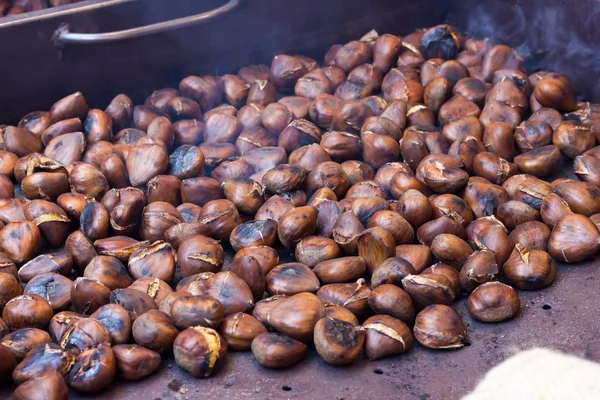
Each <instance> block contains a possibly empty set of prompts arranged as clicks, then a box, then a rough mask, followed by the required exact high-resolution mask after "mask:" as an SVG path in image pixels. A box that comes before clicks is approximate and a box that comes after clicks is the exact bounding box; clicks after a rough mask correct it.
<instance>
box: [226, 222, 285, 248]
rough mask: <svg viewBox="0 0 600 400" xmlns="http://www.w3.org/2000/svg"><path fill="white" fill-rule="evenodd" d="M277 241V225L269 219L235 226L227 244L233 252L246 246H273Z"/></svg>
mask: <svg viewBox="0 0 600 400" xmlns="http://www.w3.org/2000/svg"><path fill="white" fill-rule="evenodd" d="M276 239H277V223H276V222H275V221H273V220H271V219H268V220H265V221H249V222H246V223H243V224H240V225H238V226H236V227H235V228H234V229H233V231H232V232H231V236H230V238H229V242H230V243H231V247H233V249H234V250H235V251H239V250H241V249H242V248H244V247H247V246H273V245H274V244H275V240H276Z"/></svg>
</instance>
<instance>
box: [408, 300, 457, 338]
mask: <svg viewBox="0 0 600 400" xmlns="http://www.w3.org/2000/svg"><path fill="white" fill-rule="evenodd" d="M413 333H414V335H415V339H417V341H418V342H419V343H421V344H422V345H423V346H425V347H427V348H430V349H455V348H460V347H462V346H464V342H465V340H466V338H467V328H466V327H465V324H464V323H463V321H462V319H461V318H460V315H458V313H457V312H456V311H454V310H453V309H452V308H450V307H448V306H446V305H442V304H434V305H431V306H429V307H427V308H425V309H424V310H423V311H421V312H420V313H419V314H417V318H416V320H415V327H414V330H413Z"/></svg>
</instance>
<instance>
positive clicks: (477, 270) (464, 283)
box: [460, 250, 500, 292]
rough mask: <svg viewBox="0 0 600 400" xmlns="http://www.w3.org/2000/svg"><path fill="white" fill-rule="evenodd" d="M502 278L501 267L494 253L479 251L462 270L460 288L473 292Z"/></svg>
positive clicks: (470, 257)
mask: <svg viewBox="0 0 600 400" xmlns="http://www.w3.org/2000/svg"><path fill="white" fill-rule="evenodd" d="M499 277H500V267H499V266H498V263H497V261H496V257H495V255H494V252H493V251H490V250H479V251H476V252H474V253H473V254H471V256H469V258H468V259H467V260H466V261H465V263H464V265H463V267H462V269H461V270H460V286H461V287H462V288H463V290H464V291H466V292H472V291H473V290H474V289H475V288H476V287H477V286H479V285H481V284H483V283H486V282H491V281H495V280H497V279H498V278H499Z"/></svg>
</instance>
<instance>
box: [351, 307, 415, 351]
mask: <svg viewBox="0 0 600 400" xmlns="http://www.w3.org/2000/svg"><path fill="white" fill-rule="evenodd" d="M363 328H364V329H365V353H366V355H367V357H368V358H369V360H377V359H379V358H382V357H386V356H390V355H395V354H402V353H405V352H407V351H409V350H410V349H411V348H412V346H413V338H412V334H411V332H410V329H409V328H408V326H407V325H406V324H405V323H404V322H402V321H400V320H399V319H396V318H393V317H390V316H389V315H375V316H372V317H370V318H369V319H367V320H366V321H365V322H364V323H363Z"/></svg>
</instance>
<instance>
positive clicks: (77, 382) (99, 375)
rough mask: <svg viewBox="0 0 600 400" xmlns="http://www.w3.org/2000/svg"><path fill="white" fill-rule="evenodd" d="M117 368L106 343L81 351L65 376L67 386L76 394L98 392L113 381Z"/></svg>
mask: <svg viewBox="0 0 600 400" xmlns="http://www.w3.org/2000/svg"><path fill="white" fill-rule="evenodd" d="M116 370H117V367H116V362H115V356H114V354H113V351H112V349H111V347H110V344H108V343H101V344H99V345H97V346H95V347H92V348H91V349H87V350H84V351H82V352H81V353H80V354H79V355H78V356H77V359H76V360H75V364H74V365H73V368H72V369H71V371H70V372H69V375H68V376H67V382H68V383H69V386H70V387H72V388H73V389H75V390H76V391H78V392H87V393H93V392H98V391H100V390H102V389H104V388H105V387H107V386H108V385H110V383H111V382H112V381H113V379H114V377H115V373H116Z"/></svg>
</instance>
